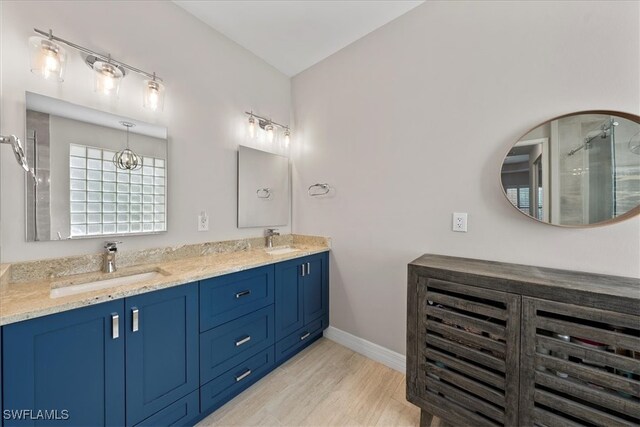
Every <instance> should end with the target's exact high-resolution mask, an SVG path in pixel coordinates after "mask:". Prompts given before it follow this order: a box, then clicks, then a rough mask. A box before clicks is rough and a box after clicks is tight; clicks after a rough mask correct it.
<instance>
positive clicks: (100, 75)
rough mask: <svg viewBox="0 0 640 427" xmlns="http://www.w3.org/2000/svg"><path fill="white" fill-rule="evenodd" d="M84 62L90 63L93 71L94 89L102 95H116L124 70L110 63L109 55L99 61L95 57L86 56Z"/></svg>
mask: <svg viewBox="0 0 640 427" xmlns="http://www.w3.org/2000/svg"><path fill="white" fill-rule="evenodd" d="M86 62H87V63H89V62H90V63H91V68H93V71H94V74H93V79H94V90H95V91H96V92H98V93H100V94H102V95H106V96H118V92H119V91H120V82H121V81H122V78H123V77H124V75H125V71H124V69H123V68H120V67H118V66H117V65H115V64H112V63H111V55H109V56H108V57H107V61H100V60H99V59H97V58H96V57H92V58H89V57H87V59H86Z"/></svg>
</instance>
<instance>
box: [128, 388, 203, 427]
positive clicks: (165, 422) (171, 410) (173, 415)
mask: <svg viewBox="0 0 640 427" xmlns="http://www.w3.org/2000/svg"><path fill="white" fill-rule="evenodd" d="M199 414H200V406H199V402H198V390H196V391H194V392H192V393H189V394H188V395H186V396H185V397H183V398H182V399H180V400H178V401H177V402H174V403H172V404H171V405H169V406H167V407H166V408H164V409H162V410H161V411H159V412H157V413H156V414H154V415H152V416H150V417H149V418H147V419H146V420H144V421H142V422H140V423H139V424H136V427H154V426H189V425H192V423H191V421H193V420H194V419H195V418H196V417H197V416H198V415H199Z"/></svg>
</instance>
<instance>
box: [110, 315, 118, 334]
mask: <svg viewBox="0 0 640 427" xmlns="http://www.w3.org/2000/svg"><path fill="white" fill-rule="evenodd" d="M119 337H120V316H119V315H118V313H111V339H114V340H117V339H118V338H119Z"/></svg>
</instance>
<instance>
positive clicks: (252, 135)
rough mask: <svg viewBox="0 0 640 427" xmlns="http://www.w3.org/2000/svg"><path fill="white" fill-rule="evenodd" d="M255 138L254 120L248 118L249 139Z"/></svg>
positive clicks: (253, 118)
mask: <svg viewBox="0 0 640 427" xmlns="http://www.w3.org/2000/svg"><path fill="white" fill-rule="evenodd" d="M255 137H256V119H255V117H253V116H250V117H249V138H251V139H253V138H255Z"/></svg>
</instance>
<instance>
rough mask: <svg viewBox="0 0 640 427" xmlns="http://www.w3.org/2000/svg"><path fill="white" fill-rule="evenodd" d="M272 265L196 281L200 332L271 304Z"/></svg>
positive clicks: (272, 286) (272, 298)
mask: <svg viewBox="0 0 640 427" xmlns="http://www.w3.org/2000/svg"><path fill="white" fill-rule="evenodd" d="M273 276H274V266H273V265H267V266H264V267H259V268H254V269H251V270H247V271H241V272H239V273H234V274H228V275H225V276H220V277H214V278H212V279H208V280H202V281H200V332H204V331H206V330H209V329H211V328H214V327H216V326H218V325H222V324H223V323H226V322H228V321H230V320H233V319H237V318H238V317H241V316H244V315H245V314H248V313H251V312H253V311H256V310H258V309H260V308H262V307H265V306H267V305H271V304H273V301H274V293H273V291H274V281H273Z"/></svg>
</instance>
